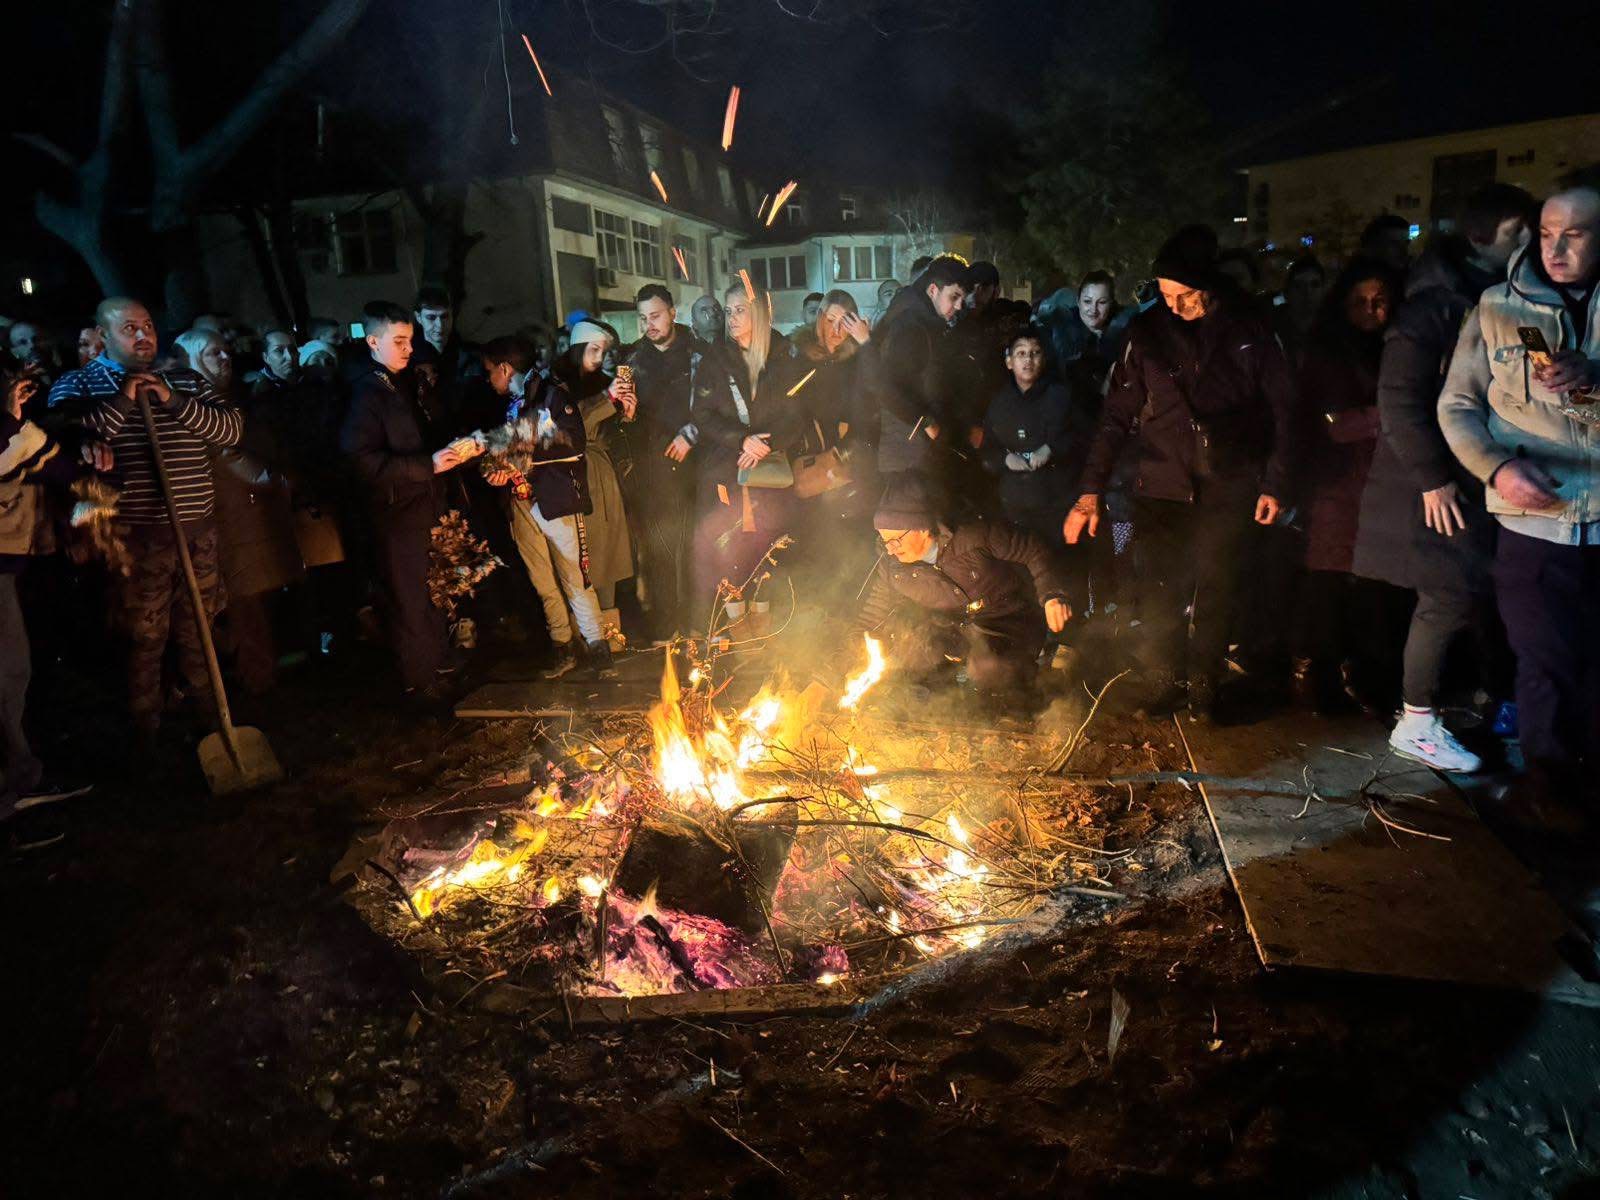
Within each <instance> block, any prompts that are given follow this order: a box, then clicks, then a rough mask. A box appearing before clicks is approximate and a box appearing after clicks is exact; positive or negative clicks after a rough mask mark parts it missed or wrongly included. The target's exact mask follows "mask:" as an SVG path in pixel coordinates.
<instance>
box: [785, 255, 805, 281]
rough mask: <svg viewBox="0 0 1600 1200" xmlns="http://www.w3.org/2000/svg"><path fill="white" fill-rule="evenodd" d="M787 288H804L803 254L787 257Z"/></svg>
mask: <svg viewBox="0 0 1600 1200" xmlns="http://www.w3.org/2000/svg"><path fill="white" fill-rule="evenodd" d="M789 286H790V287H794V288H800V287H805V286H806V256H805V255H804V254H791V255H790V256H789Z"/></svg>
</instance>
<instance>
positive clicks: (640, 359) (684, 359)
mask: <svg viewBox="0 0 1600 1200" xmlns="http://www.w3.org/2000/svg"><path fill="white" fill-rule="evenodd" d="M705 351H706V345H705V343H703V342H702V341H700V339H699V338H697V337H695V336H694V333H693V332H692V331H691V330H690V329H689V327H688V326H687V325H675V326H673V338H672V345H670V346H668V347H667V348H666V349H665V350H657V349H656V348H655V347H654V346H652V345H651V344H650V343H649V342H647V341H645V340H644V339H643V338H640V339H639V340H638V341H637V342H635V343H634V344H633V345H632V346H629V347H628V349H627V351H626V352H625V353H624V354H623V356H622V361H623V362H624V363H625V364H626V365H628V366H630V367H632V368H633V388H634V392H635V393H636V394H637V395H638V397H639V413H638V416H637V417H636V418H635V422H636V424H637V426H638V431H639V434H638V436H639V437H640V438H641V440H642V441H643V442H644V443H645V444H644V445H642V446H640V448H639V449H640V451H641V452H642V453H644V454H647V455H653V456H656V457H659V456H660V455H661V454H662V453H663V452H665V450H666V448H667V447H668V446H669V445H671V443H672V439H673V438H675V437H677V436H678V434H679V433H681V432H682V431H683V429H684V427H685V426H686V425H688V424H689V423H690V420H691V418H690V415H689V396H690V392H689V388H690V383H691V381H692V378H693V374H694V367H695V366H696V365H697V359H696V356H697V355H699V356H704V354H705Z"/></svg>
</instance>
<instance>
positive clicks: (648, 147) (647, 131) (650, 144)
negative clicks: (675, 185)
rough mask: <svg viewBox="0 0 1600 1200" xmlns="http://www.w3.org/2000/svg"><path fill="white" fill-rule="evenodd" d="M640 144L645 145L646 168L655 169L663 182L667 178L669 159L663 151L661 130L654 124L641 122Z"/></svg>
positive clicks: (647, 169)
mask: <svg viewBox="0 0 1600 1200" xmlns="http://www.w3.org/2000/svg"><path fill="white" fill-rule="evenodd" d="M639 144H640V145H641V146H643V147H644V169H645V170H646V171H654V172H656V173H657V174H658V175H660V176H661V180H662V182H663V183H665V182H666V178H667V170H666V168H667V159H666V156H665V155H664V154H662V152H661V130H659V129H657V128H656V127H655V126H654V125H645V124H642V123H641V124H640V126H639Z"/></svg>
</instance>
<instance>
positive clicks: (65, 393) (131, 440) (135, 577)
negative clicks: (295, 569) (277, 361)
mask: <svg viewBox="0 0 1600 1200" xmlns="http://www.w3.org/2000/svg"><path fill="white" fill-rule="evenodd" d="M95 322H96V324H97V325H98V327H99V329H100V332H101V333H102V335H103V336H104V337H105V350H104V351H102V353H101V354H100V356H99V357H98V358H96V359H94V360H93V361H92V362H90V363H89V364H88V365H87V366H84V367H80V368H79V369H78V370H76V371H68V372H67V373H66V374H65V375H63V376H62V377H61V378H60V379H58V380H57V381H56V384H55V386H54V387H52V388H51V389H50V408H51V409H56V410H62V411H63V412H65V413H66V415H67V416H68V417H69V418H70V419H72V420H74V421H76V422H78V423H79V424H81V425H83V426H84V427H85V428H87V429H88V430H90V431H91V432H92V433H94V434H96V435H97V436H99V437H100V438H102V439H104V440H105V441H106V442H108V443H110V446H111V450H112V453H113V455H114V456H115V458H116V469H115V478H116V481H117V483H118V484H119V485H120V486H121V488H122V498H121V501H120V504H119V507H118V519H119V521H120V522H121V524H122V525H123V526H124V528H123V530H122V534H123V537H124V538H125V539H126V542H127V546H128V550H129V553H130V556H131V559H132V562H133V569H132V572H131V573H130V574H129V576H128V577H127V578H126V579H125V580H124V581H123V585H122V604H123V608H124V616H125V619H126V621H127V625H128V632H129V636H130V637H131V639H132V643H133V645H132V650H131V653H130V655H129V662H128V707H129V710H130V711H131V713H132V716H133V720H134V725H135V727H136V728H137V730H138V732H139V733H140V735H141V736H143V737H146V738H148V737H149V736H152V735H153V734H154V733H155V731H156V730H157V728H158V727H159V726H160V723H161V658H162V655H163V653H164V652H165V650H166V645H167V639H168V637H169V636H171V637H175V638H176V639H177V642H178V663H179V666H180V668H181V670H182V672H183V676H184V679H185V681H186V683H187V684H188V687H189V690H190V693H191V694H192V695H193V696H194V698H195V700H196V702H197V703H198V704H200V705H201V706H202V712H203V713H205V714H207V715H209V714H210V712H211V709H212V704H211V684H210V680H209V677H208V676H207V674H206V662H205V657H204V653H203V651H202V650H201V647H200V635H199V631H198V630H197V628H196V625H195V617H194V611H193V608H192V606H191V604H190V600H189V591H188V587H187V585H186V584H185V582H184V579H183V567H182V565H181V563H180V562H179V560H178V543H177V540H176V538H175V536H174V533H173V529H172V525H171V522H170V521H169V520H168V517H167V509H166V502H165V500H164V499H163V498H162V494H161V481H160V479H159V478H158V477H157V475H156V468H155V459H154V457H153V456H152V454H151V453H150V439H149V435H148V434H147V433H146V431H145V427H144V419H143V417H142V416H141V415H140V412H139V406H138V402H137V399H136V398H137V397H138V396H139V395H140V394H141V393H143V394H144V395H146V396H147V397H148V398H149V400H150V407H151V410H152V412H153V414H154V416H155V423H156V436H157V437H158V438H160V441H161V453H162V457H163V458H164V460H165V461H166V465H167V473H168V475H169V476H170V477H171V480H172V491H173V497H174V499H175V500H176V501H177V507H178V518H179V520H180V522H181V523H182V525H183V536H184V540H185V541H186V542H187V543H188V546H189V554H190V557H191V558H193V560H194V568H195V574H196V575H197V576H198V577H199V581H200V592H201V596H202V599H203V601H204V605H205V613H206V619H207V620H208V621H210V620H211V619H212V618H214V617H215V616H216V612H217V609H218V608H219V607H221V603H220V601H221V595H220V593H221V582H220V576H219V574H218V570H217V527H216V518H215V493H214V491H213V487H212V480H211V460H210V457H209V455H208V454H207V450H208V448H209V447H212V446H232V445H234V444H236V443H237V442H238V441H239V435H240V433H241V431H242V428H243V421H242V419H241V417H240V415H239V410H238V409H237V408H235V407H233V406H232V405H231V404H228V403H227V402H226V401H224V400H223V399H222V398H221V397H219V396H218V395H217V394H216V393H215V392H213V391H212V390H211V386H210V385H209V384H208V383H206V381H205V380H204V379H203V378H202V377H201V376H200V375H199V374H197V373H196V372H194V371H191V370H189V369H188V368H187V367H172V368H168V369H165V370H162V371H159V372H158V371H155V370H153V369H152V368H153V367H154V364H155V359H156V350H157V337H156V327H155V322H154V321H153V320H152V319H151V317H150V312H149V310H148V309H146V308H145V306H144V305H142V304H140V303H139V302H138V301H137V300H130V299H127V298H125V297H114V298H112V299H109V300H104V301H102V302H101V304H100V307H99V308H98V309H96V310H95Z"/></svg>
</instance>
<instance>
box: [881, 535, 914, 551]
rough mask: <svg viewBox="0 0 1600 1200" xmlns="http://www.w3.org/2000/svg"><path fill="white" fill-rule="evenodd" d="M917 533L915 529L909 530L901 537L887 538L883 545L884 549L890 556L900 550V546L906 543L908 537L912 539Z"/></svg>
mask: <svg viewBox="0 0 1600 1200" xmlns="http://www.w3.org/2000/svg"><path fill="white" fill-rule="evenodd" d="M916 532H917V531H916V530H915V529H908V530H906V531H905V532H904V533H902V534H901V535H900V536H899V537H892V538H885V539H884V543H883V548H884V549H885V550H887V551H888V552H889V553H890V554H893V553H894V552H895V551H896V550H898V549H900V544H901V543H902V542H904V541H905V540H906V539H907V538H908V537H910V536H911V535H912V534H913V533H916Z"/></svg>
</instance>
